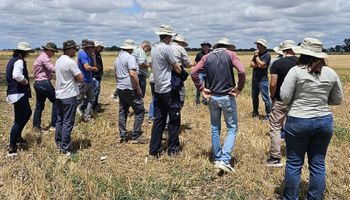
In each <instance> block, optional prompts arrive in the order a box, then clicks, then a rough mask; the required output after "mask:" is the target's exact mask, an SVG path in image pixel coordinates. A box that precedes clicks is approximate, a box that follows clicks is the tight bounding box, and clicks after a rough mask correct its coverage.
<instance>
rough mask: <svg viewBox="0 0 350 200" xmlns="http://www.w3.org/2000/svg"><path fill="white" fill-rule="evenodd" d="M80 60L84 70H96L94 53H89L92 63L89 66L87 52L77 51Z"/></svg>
mask: <svg viewBox="0 0 350 200" xmlns="http://www.w3.org/2000/svg"><path fill="white" fill-rule="evenodd" d="M79 56H80V59H81V62H82V63H83V67H84V69H85V70H86V71H94V72H98V68H97V67H96V57H95V53H93V54H92V55H91V60H92V65H93V66H90V64H89V58H88V54H87V53H85V52H81V53H79Z"/></svg>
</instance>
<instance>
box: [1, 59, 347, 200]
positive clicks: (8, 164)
mask: <svg viewBox="0 0 350 200" xmlns="http://www.w3.org/2000/svg"><path fill="white" fill-rule="evenodd" d="M115 55H116V53H105V54H104V55H103V59H104V64H105V75H104V79H103V82H102V91H101V103H102V106H103V109H104V110H105V111H104V112H103V113H99V114H97V115H96V116H95V119H94V121H92V122H90V123H83V122H80V121H79V120H77V122H76V126H75V127H74V130H73V133H72V140H73V146H74V149H75V152H74V154H73V155H72V156H71V157H70V158H66V157H64V156H62V155H60V154H59V152H58V151H57V150H56V147H55V144H54V135H53V133H48V134H43V135H41V134H38V133H34V132H33V131H32V119H31V120H30V121H29V122H28V124H27V126H26V127H25V130H24V132H23V135H24V138H25V139H27V140H28V141H29V146H28V148H26V149H21V150H20V151H19V155H18V156H17V157H15V158H6V157H5V155H6V149H7V145H8V141H9V130H10V128H11V125H12V121H13V106H12V105H10V104H8V103H7V102H6V86H5V80H4V78H5V77H4V72H5V68H6V64H7V61H8V59H9V57H10V54H9V53H0V84H1V85H0V96H1V98H0V110H1V115H0V145H1V148H0V156H1V159H0V199H14V200H20V199H278V198H279V197H280V194H281V192H282V189H283V176H284V168H279V169H278V168H277V169H276V168H273V169H272V168H267V167H265V161H266V158H267V155H268V150H269V145H270V140H269V136H268V135H267V132H268V124H267V122H264V121H261V120H259V119H255V118H254V119H253V118H251V117H250V113H251V111H252V103H251V98H250V87H251V70H250V69H249V61H250V59H251V55H240V59H241V61H242V62H243V64H244V65H245V66H246V69H247V83H246V85H245V88H244V91H243V92H242V93H241V95H240V96H239V97H238V101H237V105H238V120H239V122H238V125H239V131H238V134H237V138H236V145H235V149H234V151H233V157H234V164H235V169H236V172H235V173H234V174H232V175H225V176H222V177H219V176H217V174H216V173H215V171H214V170H213V166H212V164H211V153H210V152H211V140H210V121H209V111H208V108H207V107H206V106H204V105H200V106H198V107H196V106H195V101H194V96H195V89H194V86H193V83H192V81H191V79H189V80H187V81H186V89H187V95H186V102H185V106H184V108H183V111H182V127H181V133H180V141H181V144H182V146H183V154H182V155H181V156H178V157H175V158H173V157H168V156H166V155H164V156H162V158H161V159H160V160H159V161H152V162H148V163H145V162H144V160H145V156H146V155H147V154H148V145H133V144H119V143H118V142H117V141H118V140H117V139H118V125H117V124H118V103H117V102H115V101H113V100H111V98H110V95H111V94H112V93H113V91H114V89H115V80H114V75H113V72H112V68H113V67H112V65H113V61H114V59H115ZM193 55H194V53H191V57H192V59H193ZM35 56H36V55H31V56H30V57H29V58H28V59H27V60H28V68H29V69H30V72H31V73H30V74H33V73H32V64H33V60H34V58H35ZM56 57H57V56H56ZM55 59H56V58H55ZM55 59H54V60H55ZM328 63H329V66H331V67H332V68H334V69H335V70H336V71H337V73H338V75H339V76H340V77H341V79H342V82H343V88H344V93H345V100H344V102H343V104H342V105H341V106H337V107H333V108H332V110H333V111H334V117H335V129H334V135H333V139H332V142H331V145H330V146H329V149H328V155H327V161H326V163H327V188H326V193H325V198H326V199H349V198H350V167H349V166H350V159H349V158H350V123H349V121H350V99H349V97H348V96H347V95H348V94H349V93H350V84H349V82H350V71H349V69H348V63H350V56H348V55H332V56H330V57H329V58H328ZM32 82H33V81H32ZM32 92H33V94H34V95H35V92H34V88H33V87H32ZM34 97H35V96H34ZM149 102H150V88H149V85H148V88H147V95H146V98H145V107H146V110H148V108H149ZM30 103H31V106H32V110H33V111H34V105H35V98H33V99H31V101H30ZM50 107H51V105H50V103H47V105H46V108H45V111H44V113H43V116H44V117H43V125H44V126H46V125H48V124H49V120H50V117H49V116H50V110H51V109H50ZM262 110H263V105H262V102H260V111H262ZM132 122H133V117H130V118H129V120H128V129H129V130H131V128H132ZM151 127H152V125H151V124H149V123H148V121H147V118H145V121H144V124H143V130H144V135H145V136H147V137H150V134H151ZM225 131H226V129H225V126H224V125H223V130H222V133H223V134H222V136H225ZM282 148H283V152H284V151H285V150H284V149H285V148H284V144H283V147H282ZM102 156H106V157H107V158H106V160H104V161H101V159H100V158H101V157H102ZM283 162H285V157H284V159H283ZM308 173H309V172H308V169H307V165H306V164H305V166H304V169H303V174H302V184H301V194H300V199H305V191H306V189H307V183H308Z"/></svg>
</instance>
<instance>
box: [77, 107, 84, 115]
mask: <svg viewBox="0 0 350 200" xmlns="http://www.w3.org/2000/svg"><path fill="white" fill-rule="evenodd" d="M77 113H78V114H79V116H83V115H84V111H83V109H82V108H81V104H80V105H79V106H78V107H77Z"/></svg>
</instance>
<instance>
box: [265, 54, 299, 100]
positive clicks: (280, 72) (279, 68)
mask: <svg viewBox="0 0 350 200" xmlns="http://www.w3.org/2000/svg"><path fill="white" fill-rule="evenodd" d="M297 61H298V58H297V57H296V56H291V57H285V58H280V59H278V60H276V61H275V62H274V63H273V64H272V66H271V69H270V74H277V76H278V78H277V86H276V93H275V96H274V97H273V98H276V99H277V100H278V101H281V98H280V90H281V86H282V83H283V81H284V78H285V77H286V76H287V74H288V72H289V70H290V69H291V68H292V67H294V66H295V65H296V64H297Z"/></svg>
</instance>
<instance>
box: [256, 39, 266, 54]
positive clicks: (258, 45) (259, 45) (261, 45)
mask: <svg viewBox="0 0 350 200" xmlns="http://www.w3.org/2000/svg"><path fill="white" fill-rule="evenodd" d="M254 43H255V44H256V48H257V49H258V50H259V51H260V52H264V51H265V50H266V49H267V41H266V40H264V39H258V40H257V41H256V42H254Z"/></svg>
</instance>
